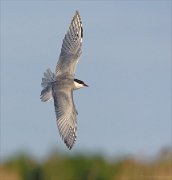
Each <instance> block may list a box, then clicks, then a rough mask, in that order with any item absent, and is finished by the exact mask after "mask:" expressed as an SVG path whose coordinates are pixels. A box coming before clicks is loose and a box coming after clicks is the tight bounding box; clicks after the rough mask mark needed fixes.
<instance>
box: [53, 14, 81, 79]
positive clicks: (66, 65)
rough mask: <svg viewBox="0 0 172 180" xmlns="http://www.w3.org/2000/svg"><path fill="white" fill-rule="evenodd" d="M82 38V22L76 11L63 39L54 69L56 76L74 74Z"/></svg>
mask: <svg viewBox="0 0 172 180" xmlns="http://www.w3.org/2000/svg"><path fill="white" fill-rule="evenodd" d="M82 38H83V28H82V22H81V18H80V15H79V12H78V11H76V13H75V16H74V17H73V19H72V22H71V24H70V26H69V29H68V31H67V33H66V35H65V37H64V39H63V44H62V48H61V53H60V57H59V61H58V63H57V66H56V70H55V75H56V76H58V75H61V74H64V73H68V74H70V75H73V76H74V73H75V69H76V65H77V63H78V60H79V57H80V55H81V46H82Z"/></svg>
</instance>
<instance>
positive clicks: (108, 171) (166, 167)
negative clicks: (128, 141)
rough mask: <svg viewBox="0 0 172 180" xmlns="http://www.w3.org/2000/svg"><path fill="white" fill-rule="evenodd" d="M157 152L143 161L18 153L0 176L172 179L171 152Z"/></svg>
mask: <svg viewBox="0 0 172 180" xmlns="http://www.w3.org/2000/svg"><path fill="white" fill-rule="evenodd" d="M171 154H172V153H171V152H170V153H169V152H168V156H167V155H165V156H164V154H160V155H159V156H157V158H156V159H155V160H153V161H149V162H143V161H138V160H135V159H134V158H131V157H128V158H124V159H121V160H114V161H112V160H111V161H110V162H109V161H108V160H105V159H104V158H103V157H102V156H99V155H92V156H84V155H79V154H78V155H75V156H67V155H62V154H60V153H52V154H51V155H50V156H49V157H47V159H46V160H44V161H42V162H38V161H36V160H34V159H33V158H31V157H29V156H28V155H23V154H21V155H18V156H16V157H15V158H11V159H9V160H6V161H5V162H4V163H3V164H1V166H0V174H1V175H0V179H2V180H140V179H141V180H142V179H143V180H144V179H151V180H154V179H155V180H156V179H163V180H166V179H167V180H168V179H172V159H171V158H172V156H171Z"/></svg>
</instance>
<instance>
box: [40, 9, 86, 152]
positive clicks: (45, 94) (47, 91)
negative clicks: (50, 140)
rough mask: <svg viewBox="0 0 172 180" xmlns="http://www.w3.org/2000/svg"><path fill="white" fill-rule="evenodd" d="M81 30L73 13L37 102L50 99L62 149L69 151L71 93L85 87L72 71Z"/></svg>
mask: <svg viewBox="0 0 172 180" xmlns="http://www.w3.org/2000/svg"><path fill="white" fill-rule="evenodd" d="M82 40H83V27H82V22H81V17H80V15H79V12H78V11H76V13H75V15H74V17H73V19H72V21H71V24H70V26H69V29H68V31H67V33H66V34H65V37H64V39H63V43H62V48H61V52H60V56H59V60H58V62H57V65H56V69H55V73H53V72H52V71H51V70H50V69H47V70H46V72H45V73H44V77H43V78H42V83H41V86H42V87H43V90H42V91H41V95H40V99H41V100H42V101H43V102H46V101H49V100H51V99H53V100H54V106H55V114H56V122H57V127H58V130H59V133H60V136H61V137H62V139H63V141H64V143H65V144H66V146H67V147H68V148H69V149H71V148H72V147H73V145H74V143H75V141H76V137H77V114H78V112H77V110H76V107H75V104H74V101H73V90H77V89H79V88H82V87H87V86H88V85H87V84H85V83H84V82H83V81H81V80H79V79H75V77H74V76H75V69H76V66H77V63H78V61H79V58H80V55H81V53H82V51H81V47H82Z"/></svg>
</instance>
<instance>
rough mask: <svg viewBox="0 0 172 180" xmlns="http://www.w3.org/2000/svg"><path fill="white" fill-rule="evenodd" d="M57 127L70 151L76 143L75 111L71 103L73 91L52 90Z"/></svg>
mask: <svg viewBox="0 0 172 180" xmlns="http://www.w3.org/2000/svg"><path fill="white" fill-rule="evenodd" d="M53 98H54V106H55V113H56V119H57V126H58V129H59V133H60V136H62V139H63V141H64V142H65V144H66V146H67V147H68V148H69V149H71V148H72V147H73V145H74V143H75V141H76V137H77V136H76V130H77V121H76V116H77V111H76V109H75V105H74V102H73V91H71V90H66V89H65V90H53Z"/></svg>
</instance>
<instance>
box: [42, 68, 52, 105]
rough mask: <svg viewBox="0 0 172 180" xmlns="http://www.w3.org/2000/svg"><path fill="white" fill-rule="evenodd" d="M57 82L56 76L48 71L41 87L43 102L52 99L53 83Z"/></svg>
mask: <svg viewBox="0 0 172 180" xmlns="http://www.w3.org/2000/svg"><path fill="white" fill-rule="evenodd" d="M54 81H55V75H54V73H52V72H51V70H50V69H47V70H46V72H45V73H44V77H43V78H42V83H41V86H42V87H43V90H42V91H41V97H40V99H41V101H43V102H46V101H49V100H51V99H52V83H53V82H54Z"/></svg>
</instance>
